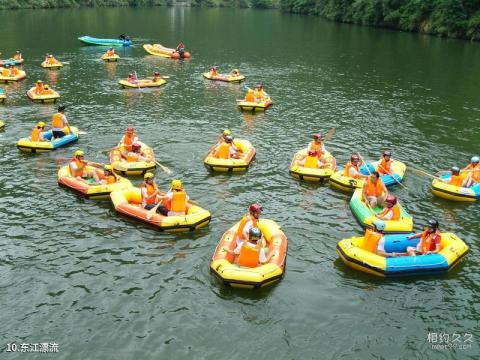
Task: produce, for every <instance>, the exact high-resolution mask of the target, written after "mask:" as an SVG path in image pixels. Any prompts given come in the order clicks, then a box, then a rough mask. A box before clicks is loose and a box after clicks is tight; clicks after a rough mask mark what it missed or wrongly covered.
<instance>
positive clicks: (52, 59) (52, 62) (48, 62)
mask: <svg viewBox="0 0 480 360" xmlns="http://www.w3.org/2000/svg"><path fill="white" fill-rule="evenodd" d="M56 63H58V60H57V59H55V58H54V57H53V55H51V54H50V55H48V59H47V64H48V65H55V64H56Z"/></svg>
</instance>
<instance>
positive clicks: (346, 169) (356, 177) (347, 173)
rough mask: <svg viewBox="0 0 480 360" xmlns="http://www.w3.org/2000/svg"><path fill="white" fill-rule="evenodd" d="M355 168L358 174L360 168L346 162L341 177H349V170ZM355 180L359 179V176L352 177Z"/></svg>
mask: <svg viewBox="0 0 480 360" xmlns="http://www.w3.org/2000/svg"><path fill="white" fill-rule="evenodd" d="M352 167H353V168H355V170H357V172H358V173H360V166H358V165H353V164H352V162H351V161H349V162H347V165H346V166H345V171H344V172H343V176H346V177H350V168H352ZM354 178H355V179H360V178H361V176H360V175H355V176H354Z"/></svg>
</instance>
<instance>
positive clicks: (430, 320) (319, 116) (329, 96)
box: [0, 7, 480, 360]
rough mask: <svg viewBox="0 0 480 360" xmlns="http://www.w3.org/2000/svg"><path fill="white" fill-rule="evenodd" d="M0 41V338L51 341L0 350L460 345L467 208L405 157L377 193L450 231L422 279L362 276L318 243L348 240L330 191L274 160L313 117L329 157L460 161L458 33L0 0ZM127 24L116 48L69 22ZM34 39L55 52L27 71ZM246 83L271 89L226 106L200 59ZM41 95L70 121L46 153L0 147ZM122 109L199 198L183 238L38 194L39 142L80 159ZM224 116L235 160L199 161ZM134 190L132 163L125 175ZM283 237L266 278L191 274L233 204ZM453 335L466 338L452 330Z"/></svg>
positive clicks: (252, 350) (471, 67) (287, 151)
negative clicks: (30, 93)
mask: <svg viewBox="0 0 480 360" xmlns="http://www.w3.org/2000/svg"><path fill="white" fill-rule="evenodd" d="M0 17H1V19H2V21H1V27H0V51H1V52H2V53H3V54H2V57H3V58H5V57H8V56H10V54H13V53H14V51H15V50H17V49H20V50H21V51H22V52H23V54H24V57H25V58H26V63H25V67H24V68H25V70H26V71H27V79H26V80H25V81H23V82H20V83H18V84H13V85H8V86H5V85H0V86H1V87H2V88H5V89H7V92H8V95H9V98H8V99H7V101H6V104H5V105H4V106H1V105H0V119H2V120H3V121H4V122H5V123H6V129H5V131H4V132H3V133H0V154H1V155H0V168H1V172H0V197H1V201H0V225H1V228H0V229H1V230H0V309H1V310H0V324H1V327H0V341H1V343H0V347H1V348H2V351H4V350H5V349H6V347H7V344H11V343H16V344H17V345H18V347H20V344H21V343H27V344H33V343H43V342H48V343H57V344H59V352H58V353H57V354H50V355H45V354H22V353H11V352H2V353H0V358H1V359H24V358H25V359H27V358H28V359H37V358H42V359H43V358H46V356H48V357H49V358H56V359H57V358H58V359H69V360H73V359H82V360H83V359H134V358H135V359H409V360H410V359H478V358H479V357H480V350H479V341H480V338H479V336H480V333H479V320H480V305H479V302H478V297H479V293H480V288H479V282H480V261H479V260H478V253H479V251H480V248H479V239H478V234H479V233H480V225H479V214H480V212H479V207H478V204H470V205H465V204H461V203H453V202H448V201H444V200H441V199H438V198H434V197H433V196H432V194H431V192H430V179H429V178H425V177H419V176H417V175H415V174H414V173H413V172H411V171H408V170H407V175H406V178H405V180H404V183H405V185H406V186H408V191H407V190H402V189H401V188H398V187H397V188H395V189H393V190H392V191H393V192H394V193H395V194H397V195H398V196H399V197H400V201H401V202H402V204H403V205H404V206H405V207H406V208H407V210H408V211H409V212H410V213H411V214H412V215H413V217H414V222H415V224H416V225H415V228H416V229H417V230H421V229H422V228H423V224H424V223H425V221H426V220H427V219H428V218H430V217H432V216H434V217H437V218H438V220H439V221H440V223H441V224H442V228H443V229H444V230H449V231H453V232H455V233H456V234H457V235H458V236H459V237H461V238H462V239H463V240H464V241H465V242H467V243H468V245H469V246H470V247H471V251H470V253H469V255H468V256H467V258H466V260H465V261H463V262H462V263H461V264H460V265H459V266H457V267H456V268H455V269H454V270H453V271H452V272H451V273H449V274H448V275H445V276H442V277H421V278H409V279H400V280H384V279H378V278H374V277H372V276H368V275H365V274H363V273H359V272H356V271H353V270H351V269H349V268H347V267H346V266H345V265H344V264H343V263H342V262H341V261H340V260H339V259H338V256H337V254H336V252H335V246H336V244H337V242H338V241H339V240H340V239H342V238H346V237H350V236H355V235H360V234H361V233H362V231H361V228H360V227H359V225H358V224H357V222H356V221H355V219H354V217H353V216H352V214H351V212H350V210H349V208H348V200H349V195H348V194H346V193H342V192H338V191H335V190H332V189H330V188H329V187H328V185H312V184H306V183H300V182H298V181H296V180H295V179H293V178H291V177H290V176H289V174H288V166H289V164H290V160H291V158H292V156H293V154H294V153H295V152H296V151H297V150H298V149H300V148H302V147H304V146H305V144H306V143H307V142H308V141H309V140H310V135H311V134H312V133H313V132H322V133H325V132H326V131H328V129H331V128H333V127H335V128H336V133H335V136H334V137H333V139H332V140H331V141H330V142H329V143H328V144H327V148H328V150H330V151H331V152H332V153H333V154H334V155H335V156H336V158H337V161H338V163H339V164H340V165H343V164H344V163H345V162H346V160H347V158H348V156H349V154H350V152H351V151H360V152H361V153H362V155H363V156H364V157H365V158H366V159H377V158H378V157H379V155H380V152H381V151H382V150H383V149H391V150H392V151H393V154H394V157H397V158H399V159H402V160H404V161H405V162H407V164H411V165H414V166H416V167H420V168H423V169H426V170H428V171H430V172H432V173H433V172H435V171H437V170H441V169H446V168H449V167H450V166H452V165H454V164H457V165H459V166H465V165H466V164H467V163H468V160H469V159H470V157H471V156H472V155H473V154H479V153H480V146H479V140H478V139H479V137H478V132H479V118H480V102H479V101H480V92H479V91H478V85H479V83H480V81H479V80H480V69H479V66H478V65H479V64H480V46H479V44H478V43H470V42H465V41H457V40H444V39H438V38H434V37H428V36H419V35H415V34H405V33H401V32H393V31H388V30H382V29H372V28H362V27H356V26H350V25H338V24H335V23H330V22H325V21H323V20H321V19H319V18H314V17H303V16H290V15H283V14H281V13H280V12H275V11H252V10H233V9H190V8H162V7H160V8H143V9H126V8H121V9H71V10H35V11H30V10H27V11H3V12H0ZM121 33H126V34H129V35H130V36H132V38H133V39H134V41H135V46H134V47H132V48H127V49H122V50H119V54H120V56H121V57H122V60H121V61H120V62H119V63H118V64H103V63H102V62H101V61H100V60H99V57H100V55H101V54H102V53H103V52H104V50H105V49H104V48H99V47H88V46H82V45H81V43H80V42H79V41H78V40H77V39H76V38H77V37H79V36H82V35H87V34H88V35H92V36H98V37H117V36H118V35H119V34H121ZM179 40H183V41H184V42H185V43H186V44H187V47H188V48H189V50H190V51H191V52H192V59H190V60H189V61H172V60H168V59H161V58H157V57H152V56H149V55H147V54H146V53H145V51H144V50H143V49H142V47H141V44H143V43H152V42H160V43H162V44H164V45H167V46H175V45H176V44H177V42H178V41H179ZM46 52H50V53H53V54H55V55H56V56H57V58H59V59H60V60H64V61H68V62H70V64H69V65H68V66H65V67H64V68H63V69H61V70H59V71H57V72H49V71H46V70H43V69H42V68H41V67H40V62H41V61H42V59H43V55H44V54H45V53H46ZM214 64H216V65H218V66H220V70H223V71H229V70H231V69H232V68H234V67H239V68H240V69H241V70H242V72H243V73H244V74H246V76H247V82H246V84H247V85H249V86H253V85H254V84H255V83H256V82H258V81H261V82H263V83H264V84H265V86H266V90H267V91H268V92H269V93H270V95H271V96H272V99H273V101H274V105H273V107H272V108H270V109H269V110H268V111H267V112H266V113H265V114H258V115H254V116H253V115H250V114H242V113H241V112H239V111H238V110H237V109H236V107H235V99H238V98H240V97H241V96H243V94H244V89H243V85H232V84H223V83H221V84H219V83H212V82H208V81H206V80H204V79H202V77H201V74H202V72H204V71H206V70H207V69H208V68H209V67H210V66H212V65H214ZM155 70H159V71H160V72H161V73H162V74H163V75H169V76H170V79H169V80H168V83H167V85H166V86H164V87H163V88H161V89H158V90H141V91H137V90H135V89H134V90H121V89H120V88H119V86H118V84H117V81H118V80H119V79H120V78H124V77H126V75H127V74H128V73H129V72H132V71H137V73H138V75H139V77H145V76H147V75H148V76H150V75H151V74H152V73H153V71H155ZM37 78H38V79H42V80H44V81H45V82H48V83H49V84H51V85H52V86H53V87H54V88H55V89H56V90H58V91H59V92H60V93H61V96H62V99H61V100H62V101H61V102H62V103H64V104H66V105H67V107H68V108H67V116H68V118H69V120H70V123H71V124H72V125H75V126H78V127H79V128H80V129H81V130H83V131H86V132H87V133H88V134H87V135H84V136H82V137H81V138H80V140H79V142H78V143H77V144H75V145H73V146H70V147H68V148H64V149H61V150H58V151H55V152H52V153H48V154H41V155H33V156H31V155H30V156H29V155H25V154H22V153H19V151H18V150H17V149H16V147H15V143H16V141H17V140H18V139H19V138H20V137H22V136H26V135H27V134H28V133H29V132H30V131H31V128H32V127H33V124H34V123H35V122H36V121H39V120H43V121H50V117H51V114H52V112H53V110H54V108H53V106H49V105H34V104H32V103H31V102H30V101H29V100H28V98H27V97H26V95H25V91H26V90H27V89H28V88H30V87H31V86H32V85H33V83H34V81H35V80H36V79H37ZM128 124H133V125H134V126H135V127H136V128H137V132H138V134H139V136H140V138H141V140H142V141H144V142H145V143H147V144H150V145H152V146H153V147H154V149H155V150H156V155H157V158H158V159H159V160H160V161H161V162H162V163H164V164H165V165H167V166H169V167H170V168H171V169H172V170H173V175H171V176H167V175H165V174H164V173H162V172H161V171H160V170H157V182H158V183H159V184H160V185H161V186H162V187H163V188H166V187H167V186H168V183H169V182H170V181H171V179H172V177H173V176H174V177H179V178H181V179H182V180H183V182H184V184H185V186H186V190H187V191H188V193H189V194H190V196H191V197H192V198H193V199H195V200H196V201H198V202H199V203H200V204H201V205H202V206H203V207H205V208H207V209H209V210H210V211H211V212H212V222H211V223H210V225H209V226H208V227H206V228H204V229H202V230H200V231H198V232H195V233H189V234H177V235H169V234H162V233H159V232H156V231H155V230H153V229H151V228H148V227H146V226H144V225H142V224H139V223H135V222H132V221H128V220H126V219H124V218H121V217H119V216H117V215H116V214H115V212H114V210H113V208H112V206H111V204H110V203H109V202H108V201H105V202H98V201H91V200H85V199H82V198H80V197H78V196H75V195H74V194H72V193H71V192H69V191H67V190H65V189H63V188H60V187H59V186H58V185H57V183H56V181H57V176H56V172H57V169H58V167H59V166H60V165H61V164H62V163H61V161H59V160H58V158H66V157H70V155H71V154H72V152H73V151H74V150H75V149H77V148H81V149H83V150H84V151H85V152H86V154H87V158H88V159H91V160H94V161H98V162H105V161H107V160H108V159H107V157H106V155H104V153H102V151H105V150H107V149H109V148H110V147H112V146H113V145H115V144H116V143H117V142H118V140H119V138H120V136H121V134H122V133H123V131H124V128H125V127H126V126H127V125H128ZM224 128H230V129H232V131H233V132H234V134H235V135H236V136H237V137H239V138H247V139H249V140H251V141H252V143H253V144H254V145H255V146H256V149H257V157H256V159H255V160H254V162H253V164H252V166H251V168H250V169H249V171H248V172H247V173H246V174H244V175H238V176H223V175H220V176H212V175H210V174H209V173H208V172H207V171H206V169H205V168H204V166H203V161H202V160H203V157H204V156H205V154H206V152H207V151H208V149H209V148H210V146H211V145H212V144H213V143H214V141H215V139H216V137H217V135H218V134H219V132H221V131H222V130H223V129H224ZM134 182H135V184H139V183H140V180H139V179H134ZM254 201H255V202H259V203H261V204H262V205H263V207H264V217H265V218H271V219H274V220H275V221H277V222H278V223H279V224H280V225H281V226H282V228H283V230H284V232H285V233H286V235H287V236H288V238H289V247H288V256H287V259H288V260H287V263H288V264H287V268H286V274H285V277H284V278H283V280H282V281H281V282H279V283H278V284H277V285H275V286H272V287H269V288H265V289H260V290H256V291H242V290H236V289H231V288H226V287H224V286H222V285H221V284H220V283H219V282H218V281H217V280H216V278H214V276H213V275H212V274H210V272H209V264H210V260H211V256H212V254H213V252H214V249H215V247H216V245H217V243H218V241H219V239H220V237H221V236H222V234H223V232H224V231H226V230H227V229H228V228H229V227H230V226H231V225H232V224H233V223H234V222H236V221H237V220H238V219H239V218H240V217H241V215H242V214H244V213H245V211H246V208H247V206H248V205H249V204H250V203H251V202H254ZM429 333H435V334H440V333H447V334H449V335H450V337H452V336H453V335H454V334H461V339H462V344H464V343H465V344H466V345H469V346H466V347H467V348H466V349H456V350H453V349H447V350H438V349H432V343H429V341H428V339H427V336H428V334H429ZM465 334H467V335H468V334H471V335H472V342H469V341H468V339H467V338H466V337H465Z"/></svg>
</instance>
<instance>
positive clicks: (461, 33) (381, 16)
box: [0, 0, 480, 41]
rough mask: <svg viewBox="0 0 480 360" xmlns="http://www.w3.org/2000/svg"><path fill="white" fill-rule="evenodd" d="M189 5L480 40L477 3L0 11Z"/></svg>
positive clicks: (16, 4) (87, 1) (299, 1)
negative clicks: (270, 11)
mask: <svg viewBox="0 0 480 360" xmlns="http://www.w3.org/2000/svg"><path fill="white" fill-rule="evenodd" d="M174 2H186V3H188V4H189V5H191V6H212V7H216V6H221V7H241V8H247V7H252V8H257V9H269V8H280V9H281V10H282V11H284V12H287V13H298V14H307V15H319V16H322V17H324V18H327V19H329V20H333V21H340V22H346V23H354V24H361V25H368V26H381V27H387V28H392V29H399V30H404V31H413V32H421V33H427V34H433V35H439V36H445V37H457V38H464V39H470V40H477V41H478V40H480V0H0V9H20V8H49V7H72V6H156V5H172V4H174Z"/></svg>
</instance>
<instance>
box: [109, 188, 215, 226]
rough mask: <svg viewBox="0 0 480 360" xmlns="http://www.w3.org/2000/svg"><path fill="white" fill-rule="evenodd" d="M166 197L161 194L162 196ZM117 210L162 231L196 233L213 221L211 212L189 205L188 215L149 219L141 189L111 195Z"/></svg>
mask: <svg viewBox="0 0 480 360" xmlns="http://www.w3.org/2000/svg"><path fill="white" fill-rule="evenodd" d="M163 195H165V193H161V194H160V196H163ZM110 198H111V199H112V202H113V206H114V207H115V210H116V211H117V212H118V213H119V214H121V215H125V216H128V217H130V218H133V219H135V220H138V221H141V222H144V223H146V224H149V225H151V226H153V227H155V228H156V229H158V230H160V231H166V232H186V231H194V230H197V229H200V228H202V227H205V226H207V225H208V223H209V222H210V219H211V215H210V212H208V211H207V210H205V209H202V208H201V207H200V206H197V205H194V204H192V203H190V202H188V203H187V214H186V215H179V216H164V215H162V214H159V213H155V214H154V215H153V216H152V217H151V218H149V217H148V214H149V212H148V210H145V209H143V208H142V206H141V204H142V194H141V190H140V188H137V187H132V188H129V189H126V190H116V191H113V192H112V193H111V194H110Z"/></svg>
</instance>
